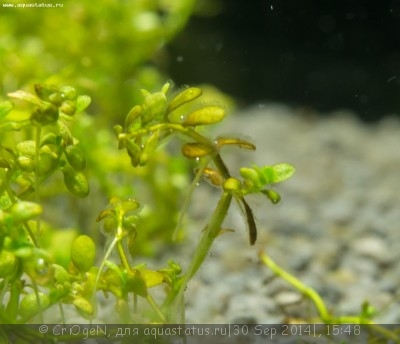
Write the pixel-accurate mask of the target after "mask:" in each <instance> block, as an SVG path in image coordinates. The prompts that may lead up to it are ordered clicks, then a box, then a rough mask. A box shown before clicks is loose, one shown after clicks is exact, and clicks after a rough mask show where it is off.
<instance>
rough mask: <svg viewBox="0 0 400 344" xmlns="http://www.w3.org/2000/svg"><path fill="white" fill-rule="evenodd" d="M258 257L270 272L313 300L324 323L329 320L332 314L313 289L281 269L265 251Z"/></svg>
mask: <svg viewBox="0 0 400 344" xmlns="http://www.w3.org/2000/svg"><path fill="white" fill-rule="evenodd" d="M260 258H261V260H262V262H263V263H264V264H265V265H266V266H268V267H269V268H270V269H271V270H272V272H274V273H275V274H276V275H278V276H279V277H281V278H283V279H284V280H285V281H286V282H288V283H289V284H291V285H292V286H293V287H295V288H296V289H297V290H298V291H300V292H301V293H303V294H304V295H305V296H307V297H308V298H310V299H311V300H312V301H313V302H314V305H315V307H316V308H317V311H318V314H319V317H320V318H321V320H322V321H323V322H324V323H330V322H331V319H332V316H331V315H330V314H329V312H328V309H327V308H326V306H325V303H324V301H323V300H322V299H321V297H320V296H319V294H318V293H317V292H316V291H315V290H314V289H312V288H310V287H308V286H306V285H305V284H304V283H303V282H301V281H300V280H298V279H297V278H296V277H294V276H293V275H291V274H290V273H288V272H286V271H285V270H283V269H282V268H281V267H279V266H278V265H277V264H276V263H275V262H274V261H273V260H272V259H271V258H270V257H269V256H267V255H266V254H265V253H263V252H260Z"/></svg>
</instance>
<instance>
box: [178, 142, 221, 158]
mask: <svg viewBox="0 0 400 344" xmlns="http://www.w3.org/2000/svg"><path fill="white" fill-rule="evenodd" d="M213 153H215V149H214V147H212V146H210V145H206V144H204V143H198V142H190V143H185V144H184V145H183V146H182V154H183V155H184V156H185V157H186V158H188V159H197V158H201V157H204V156H207V155H211V154H213Z"/></svg>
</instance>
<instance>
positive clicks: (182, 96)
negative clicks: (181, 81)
mask: <svg viewBox="0 0 400 344" xmlns="http://www.w3.org/2000/svg"><path fill="white" fill-rule="evenodd" d="M201 94H202V90H201V89H200V88H197V87H189V88H187V89H185V90H183V91H182V92H180V93H179V94H178V95H177V96H175V97H174V98H173V99H172V100H171V102H170V103H169V105H168V108H167V112H168V113H170V112H172V111H174V110H175V109H177V108H178V107H180V106H182V105H183V104H186V103H188V102H190V101H192V100H194V99H196V98H198V97H200V96H201Z"/></svg>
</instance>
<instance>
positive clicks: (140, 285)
mask: <svg viewBox="0 0 400 344" xmlns="http://www.w3.org/2000/svg"><path fill="white" fill-rule="evenodd" d="M125 288H126V291H128V292H130V291H132V292H134V293H135V294H138V295H139V296H142V297H146V296H147V294H148V291H147V283H146V280H145V279H144V278H143V276H142V274H141V273H140V272H139V271H138V270H135V271H133V272H131V271H128V273H127V277H126V284H125Z"/></svg>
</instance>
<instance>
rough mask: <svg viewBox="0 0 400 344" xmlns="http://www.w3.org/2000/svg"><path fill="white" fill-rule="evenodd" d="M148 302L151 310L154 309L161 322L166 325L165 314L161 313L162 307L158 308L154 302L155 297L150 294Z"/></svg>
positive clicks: (147, 297)
mask: <svg viewBox="0 0 400 344" xmlns="http://www.w3.org/2000/svg"><path fill="white" fill-rule="evenodd" d="M146 301H147V302H148V303H149V304H150V306H151V308H153V310H154V311H155V312H156V314H157V316H158V317H159V318H160V320H161V322H162V323H165V316H164V314H163V313H162V312H161V309H160V307H158V305H157V304H156V302H155V301H154V299H153V297H152V296H151V295H150V294H147V296H146Z"/></svg>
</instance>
